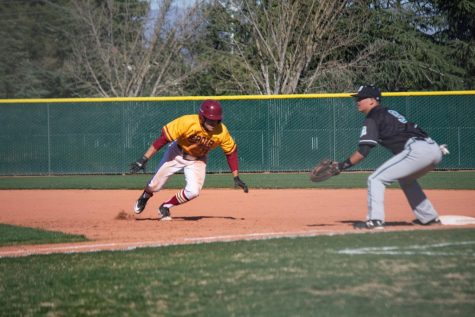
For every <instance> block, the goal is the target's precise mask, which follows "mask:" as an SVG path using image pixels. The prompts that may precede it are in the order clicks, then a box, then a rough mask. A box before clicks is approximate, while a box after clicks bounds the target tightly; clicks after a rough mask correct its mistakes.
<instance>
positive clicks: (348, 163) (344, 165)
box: [338, 158, 353, 171]
mask: <svg viewBox="0 0 475 317" xmlns="http://www.w3.org/2000/svg"><path fill="white" fill-rule="evenodd" d="M352 166H353V164H351V161H350V158H347V159H346V160H345V161H344V162H340V163H338V168H339V169H340V171H343V170H346V169H347V168H350V167H352Z"/></svg>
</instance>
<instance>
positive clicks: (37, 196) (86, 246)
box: [0, 189, 475, 257]
mask: <svg viewBox="0 0 475 317" xmlns="http://www.w3.org/2000/svg"><path fill="white" fill-rule="evenodd" d="M175 192H176V191H175V190H163V191H161V192H160V193H158V194H156V195H155V196H154V197H153V198H152V199H151V200H150V201H149V204H148V205H147V208H146V209H145V211H144V212H143V213H142V214H141V215H140V216H138V217H135V216H134V215H133V211H132V207H133V205H134V203H135V200H136V199H137V197H138V196H139V195H140V191H136V190H134V191H128V190H3V191H0V201H1V206H0V223H3V224H13V225H19V226H26V227H34V228H42V229H46V230H54V231H61V232H65V233H72V234H82V235H85V236H86V237H87V238H88V239H90V240H91V241H89V242H82V243H74V244H54V245H24V246H14V247H2V248H0V257H4V256H22V255H28V254H48V253H55V252H85V251H95V250H117V249H120V250H124V249H134V248H137V247H144V246H161V245H171V244H189V243H203V242H211V241H230V240H243V239H261V238H269V237H284V236H311V235H319V234H329V233H344V232H360V231H357V230H354V229H353V228H352V225H353V223H354V222H356V221H360V220H363V219H365V217H366V190H364V189H338V190H334V189H332V190H328V189H325V190H321V189H290V190H251V191H250V192H249V193H248V194H244V193H243V192H242V191H240V190H231V189H216V190H212V189H206V190H204V191H203V192H202V193H201V196H200V197H199V198H197V199H195V200H193V201H191V202H189V203H187V204H185V205H182V206H179V207H176V208H173V209H171V213H172V216H173V220H172V221H158V216H157V212H156V208H157V206H159V205H160V203H161V202H162V201H164V200H167V199H168V198H169V197H171V196H172V195H174V194H175ZM426 194H427V195H428V197H429V199H430V200H431V201H432V203H433V204H434V206H435V207H436V208H437V209H438V211H439V213H440V214H441V215H461V216H471V217H475V191H470V190H426ZM386 217H387V218H386V225H387V226H386V229H385V230H386V231H387V230H413V229H426V227H421V226H414V225H412V224H411V221H412V220H413V219H414V216H413V214H412V212H411V211H410V208H409V206H408V203H407V201H406V199H405V197H404V195H403V193H402V191H401V190H399V189H390V190H387V191H386ZM444 227H445V228H447V227H448V226H440V227H438V228H441V229H443V228H444ZM472 227H475V226H473V225H472ZM430 228H431V229H433V228H434V227H430ZM451 228H452V227H451Z"/></svg>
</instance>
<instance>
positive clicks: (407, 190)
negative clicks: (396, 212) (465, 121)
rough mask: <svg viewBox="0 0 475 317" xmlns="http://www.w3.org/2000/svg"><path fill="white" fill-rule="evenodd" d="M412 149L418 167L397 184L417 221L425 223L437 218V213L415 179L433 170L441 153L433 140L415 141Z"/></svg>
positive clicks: (440, 157)
mask: <svg viewBox="0 0 475 317" xmlns="http://www.w3.org/2000/svg"><path fill="white" fill-rule="evenodd" d="M412 150H413V151H412V153H411V155H412V157H413V161H414V162H416V164H414V165H415V166H419V169H417V170H416V171H415V172H413V173H412V174H409V175H407V176H405V177H403V178H401V179H400V180H399V184H400V185H401V188H402V190H403V191H404V194H405V196H406V198H407V201H408V202H409V205H410V206H411V208H412V211H413V212H414V214H415V216H416V218H417V220H418V222H419V223H421V224H427V223H431V222H434V221H435V220H436V219H438V213H437V211H436V210H435V208H434V206H433V205H432V203H431V202H430V201H429V199H427V196H426V195H425V193H424V191H423V190H422V187H421V186H420V184H419V182H418V181H417V179H418V178H420V177H422V176H424V175H425V174H427V173H428V172H430V171H431V170H433V169H434V168H435V166H436V165H437V164H438V163H439V162H440V161H441V159H442V154H441V152H440V149H439V147H438V145H437V144H436V143H435V142H433V141H429V142H426V141H417V142H416V143H414V144H413V145H412Z"/></svg>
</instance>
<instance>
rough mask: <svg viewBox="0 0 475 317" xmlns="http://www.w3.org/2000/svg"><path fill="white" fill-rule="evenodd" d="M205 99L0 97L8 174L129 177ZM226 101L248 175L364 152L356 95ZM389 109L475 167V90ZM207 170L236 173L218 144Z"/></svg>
mask: <svg viewBox="0 0 475 317" xmlns="http://www.w3.org/2000/svg"><path fill="white" fill-rule="evenodd" d="M216 99H220V98H219V97H216ZM202 100H203V98H200V97H189V98H181V99H179V98H177V99H172V98H139V99H127V98H126V99H124V98H122V99H112V100H111V99H77V100H70V99H68V100H33V101H32V100H0V131H1V137H0V138H1V139H0V175H54V174H121V173H126V172H127V171H128V164H129V163H130V162H132V161H134V160H135V159H137V158H139V157H141V155H142V154H143V153H144V152H145V150H146V149H147V148H148V147H149V146H150V144H151V142H153V141H154V140H155V138H157V137H158V136H159V135H160V132H161V128H162V127H163V125H165V124H166V123H168V122H169V121H171V120H173V119H175V118H176V117H178V116H180V115H184V114H189V113H197V111H198V108H199V105H200V104H201V102H202ZM221 103H222V105H223V109H224V123H225V124H226V125H227V127H228V128H229V130H230V132H231V134H232V136H233V137H234V139H235V140H236V142H237V143H238V149H239V159H240V162H239V164H240V170H241V171H242V172H283V171H286V172H287V171H288V172H300V171H308V170H310V168H311V167H312V166H314V165H315V163H317V162H318V161H320V160H321V159H323V158H330V159H335V160H344V159H346V158H347V157H348V156H349V155H350V154H351V153H352V152H353V151H354V150H355V149H356V148H357V143H358V138H359V133H360V129H361V125H362V122H363V120H364V116H363V115H362V114H360V113H359V112H358V111H357V110H356V106H355V103H354V100H353V99H352V98H351V97H349V94H333V95H299V96H268V97H263V96H240V97H239V96H236V97H225V98H224V97H223V98H221ZM383 106H388V107H391V108H393V109H395V110H397V111H398V112H400V113H402V114H404V115H406V117H407V118H408V119H409V120H410V121H413V122H417V123H418V124H419V125H420V126H421V127H422V128H423V129H424V130H425V131H427V132H428V133H429V134H430V136H431V137H432V138H433V139H435V140H436V141H437V142H439V143H440V144H442V143H447V144H448V145H449V149H450V152H451V154H450V155H448V156H445V158H444V160H443V162H442V163H441V164H440V165H439V169H474V168H475V142H473V140H474V139H475V91H469V92H449V93H447V92H446V93H419V94H417V93H412V94H403V93H387V94H383ZM163 151H164V150H163V149H162V150H161V153H163ZM161 153H159V154H157V155H156V156H155V157H154V159H153V160H152V162H150V163H149V164H148V165H149V168H150V169H153V168H154V165H155V164H157V163H158V161H159V160H160V158H161V155H160V154H161ZM388 157H390V154H389V152H388V151H387V150H385V149H384V148H382V147H381V146H379V147H377V148H375V149H374V150H373V151H371V153H370V155H369V156H368V158H367V159H366V160H364V161H363V162H362V163H361V164H359V165H357V166H356V167H354V168H352V169H353V170H355V169H360V170H371V169H374V168H376V167H377V166H378V165H379V164H381V163H382V162H383V161H384V160H386V159H387V158H388ZM208 171H209V172H228V171H229V169H228V165H227V162H226V159H225V157H224V155H223V153H222V151H221V150H220V149H217V150H215V151H213V152H211V154H210V159H209V164H208Z"/></svg>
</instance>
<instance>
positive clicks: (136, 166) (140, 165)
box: [130, 155, 148, 174]
mask: <svg viewBox="0 0 475 317" xmlns="http://www.w3.org/2000/svg"><path fill="white" fill-rule="evenodd" d="M147 161H148V158H147V157H146V156H145V155H144V156H142V158H140V159H138V160H137V161H135V162H133V163H131V164H130V173H132V174H135V173H138V172H139V171H140V170H143V172H144V173H145V165H146V164H147Z"/></svg>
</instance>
